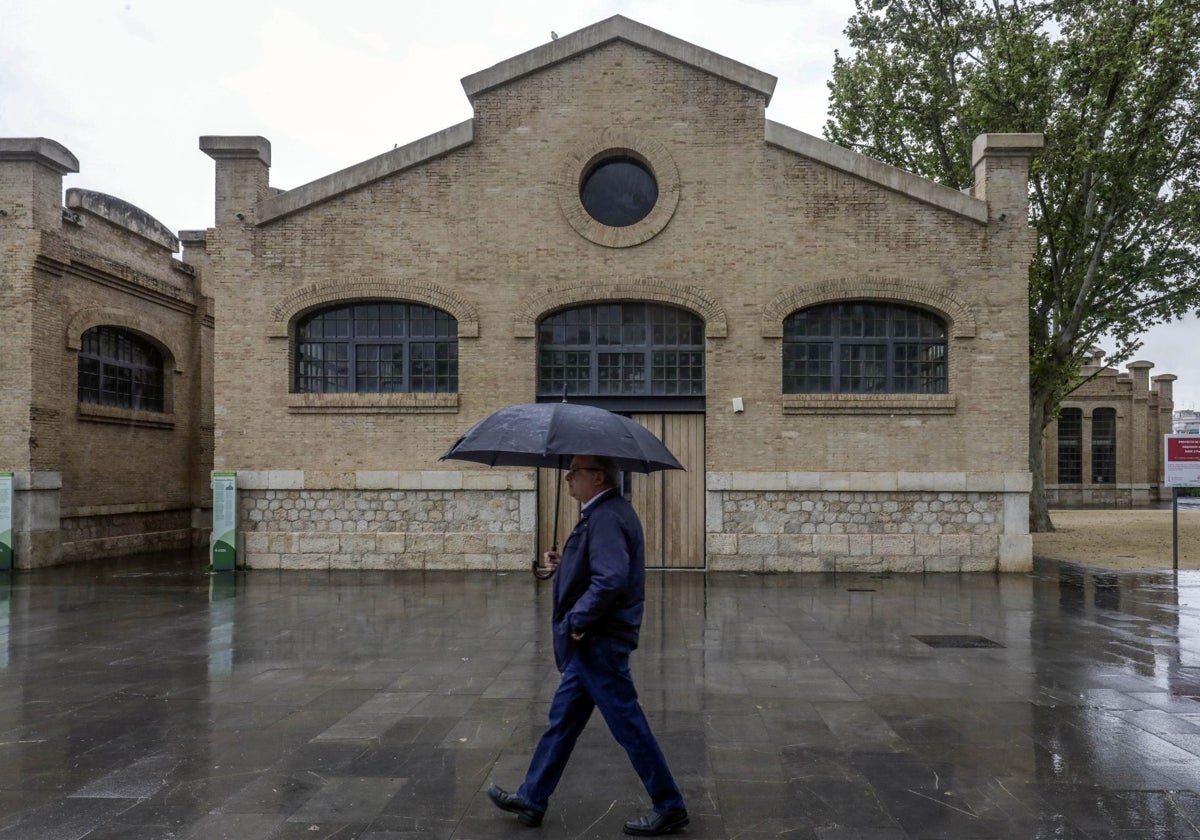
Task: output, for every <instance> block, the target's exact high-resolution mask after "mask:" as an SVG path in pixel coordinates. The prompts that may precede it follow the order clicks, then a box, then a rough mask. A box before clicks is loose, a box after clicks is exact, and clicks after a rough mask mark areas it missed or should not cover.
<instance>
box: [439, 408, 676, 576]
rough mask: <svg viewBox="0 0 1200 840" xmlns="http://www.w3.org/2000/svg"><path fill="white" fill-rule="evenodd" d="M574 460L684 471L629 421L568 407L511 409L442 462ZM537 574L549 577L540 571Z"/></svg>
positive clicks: (544, 463)
mask: <svg viewBox="0 0 1200 840" xmlns="http://www.w3.org/2000/svg"><path fill="white" fill-rule="evenodd" d="M572 455H592V456H595V457H603V458H611V459H612V460H613V461H614V462H615V463H616V465H617V466H618V467H619V468H620V469H622V470H627V471H630V472H641V473H649V472H655V471H657V470H681V469H683V465H682V464H680V463H679V461H678V460H676V458H675V456H674V455H672V454H671V452H670V450H669V449H667V447H666V446H664V445H663V442H662V441H661V440H659V439H658V438H656V437H655V436H654V434H653V433H652V432H651V431H650V430H649V429H647V428H646V427H645V426H642V425H640V424H638V423H635V422H634V421H632V420H630V419H629V418H628V417H622V416H621V415H620V414H613V413H612V412H611V411H606V410H605V409H603V408H596V407H594V406H590V405H579V404H577V403H568V402H547V403H528V404H525V405H510V406H508V407H507V408H502V409H500V410H499V411H497V412H495V413H493V414H491V415H489V416H488V417H485V418H484V419H483V420H480V421H479V422H478V423H476V424H475V425H474V426H472V427H471V428H470V429H469V430H468V431H467V433H466V434H465V435H463V436H462V437H460V438H459V439H458V440H457V441H456V442H455V444H454V445H453V446H451V447H450V448H449V449H448V450H446V454H444V455H443V456H442V457H441V458H439V459H438V460H439V461H445V460H446V459H447V458H453V459H455V460H459V461H474V462H476V463H479V464H487V465H489V466H494V467H549V468H556V469H560V470H561V469H562V468H563V467H566V466H568V465H569V462H570V460H571V456H572ZM555 492H556V495H555V498H554V544H553V550H554V551H557V550H558V501H559V496H560V495H561V492H562V482H561V481H560V482H558V487H557V488H556V491H555ZM538 569H539V566H538V561H537V560H536V559H535V560H534V561H533V571H534V574H535V575H537V576H538V577H539V578H543V579H544V578H545V577H549V575H545V576H544V577H543V575H542V574H540V573H539V571H538Z"/></svg>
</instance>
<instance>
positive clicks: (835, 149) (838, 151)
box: [766, 120, 1003, 224]
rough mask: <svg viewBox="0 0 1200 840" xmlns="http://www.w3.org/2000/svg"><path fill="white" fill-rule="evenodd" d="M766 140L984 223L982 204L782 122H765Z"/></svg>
mask: <svg viewBox="0 0 1200 840" xmlns="http://www.w3.org/2000/svg"><path fill="white" fill-rule="evenodd" d="M998 136H1003V135H998ZM766 141H767V143H769V144H771V145H772V146H778V147H779V148H781V149H786V150H787V151H789V152H795V153H796V154H798V155H801V156H803V157H806V158H809V159H810V160H813V161H816V162H817V163H820V164H823V165H825V166H828V167H830V168H832V169H836V170H838V171H839V172H845V173H846V174H847V175H853V176H854V177H856V178H861V179H862V180H864V181H869V182H870V183H873V184H878V185H879V186H881V187H884V188H885V189H889V190H891V191H892V192H896V193H900V194H901V195H905V196H908V197H909V198H913V199H916V200H917V201H920V202H923V203H925V204H929V205H932V206H934V207H938V208H940V209H942V210H949V211H950V212H952V213H957V214H959V215H960V216H965V217H966V218H968V219H971V220H972V221H975V222H979V223H980V224H986V223H987V220H988V206H987V202H986V201H983V200H981V199H978V198H975V197H973V196H969V195H966V194H965V193H962V192H960V191H958V190H955V189H951V188H950V187H947V186H945V185H943V184H939V183H937V182H936V181H930V180H929V179H928V178H922V177H920V176H919V175H914V174H912V173H911V172H905V171H904V170H903V169H897V168H896V167H894V166H888V165H887V164H886V163H881V162H880V161H877V160H875V159H874V158H869V157H867V156H866V155H862V154H859V153H858V152H852V151H850V150H849V149H846V148H843V147H841V146H838V145H836V144H834V143H830V142H829V141H828V140H822V139H821V138H819V137H814V136H813V135H811V134H805V133H804V132H803V131H799V130H797V129H795V128H791V127H790V126H786V125H784V124H783V123H777V122H774V121H773V120H767V121H766Z"/></svg>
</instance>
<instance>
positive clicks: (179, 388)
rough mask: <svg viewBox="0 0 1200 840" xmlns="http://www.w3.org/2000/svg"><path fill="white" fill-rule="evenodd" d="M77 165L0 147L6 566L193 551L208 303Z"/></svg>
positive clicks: (64, 157) (124, 207)
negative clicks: (79, 182)
mask: <svg viewBox="0 0 1200 840" xmlns="http://www.w3.org/2000/svg"><path fill="white" fill-rule="evenodd" d="M78 170H79V162H78V160H76V158H75V156H74V155H72V154H71V152H70V151H68V150H67V149H66V148H65V147H63V146H62V145H61V144H59V143H56V142H54V141H52V140H47V139H44V138H30V139H19V138H16V139H14V138H0V312H3V313H4V331H3V334H2V335H0V397H2V399H0V471H3V472H11V473H13V487H14V493H13V498H12V500H11V501H12V522H13V532H14V533H13V538H14V544H13V549H14V557H15V563H16V565H17V566H18V567H24V568H29V567H34V566H47V565H52V564H56V563H61V562H68V561H72V560H80V559H86V558H96V557H105V556H112V555H118V554H126V553H132V552H136V551H144V550H152V549H161V548H179V547H186V546H192V545H199V544H202V543H203V541H204V540H206V539H207V537H208V530H209V510H210V508H211V501H210V492H209V489H208V488H209V474H210V472H211V470H212V367H211V365H212V337H213V321H212V301H211V300H210V299H209V298H207V297H205V296H204V294H203V292H202V289H201V287H200V283H199V280H198V277H197V272H196V270H195V269H194V268H193V267H192V266H190V265H188V264H186V263H183V262H181V261H179V260H177V259H175V257H174V253H175V252H176V251H178V250H179V241H178V239H177V238H176V236H175V235H174V234H172V233H171V232H170V231H168V230H167V229H166V228H165V227H163V225H162V224H160V223H159V222H157V221H156V220H155V219H153V218H152V217H151V216H149V215H148V214H146V213H145V212H144V211H142V210H140V209H138V208H137V207H134V206H132V205H130V204H128V203H126V202H124V201H121V200H120V199H117V198H113V197H112V196H108V195H104V194H102V193H97V192H91V191H87V190H77V189H72V190H68V191H67V193H66V206H65V207H64V206H63V176H64V175H66V174H67V173H70V172H77V171H78Z"/></svg>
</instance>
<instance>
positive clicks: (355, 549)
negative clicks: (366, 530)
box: [338, 534, 378, 556]
mask: <svg viewBox="0 0 1200 840" xmlns="http://www.w3.org/2000/svg"><path fill="white" fill-rule="evenodd" d="M338 542H339V545H340V546H341V549H340V550H341V553H342V554H351V555H354V556H362V555H364V554H373V553H375V552H376V551H377V550H378V545H377V543H376V539H375V534H342V535H341V536H340V537H339V538H338Z"/></svg>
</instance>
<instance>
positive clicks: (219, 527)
mask: <svg viewBox="0 0 1200 840" xmlns="http://www.w3.org/2000/svg"><path fill="white" fill-rule="evenodd" d="M212 490H213V529H212V541H211V548H210V550H211V553H212V556H211V561H212V570H213V571H214V572H231V571H233V570H234V568H235V567H236V565H237V473H235V472H215V473H213V474H212Z"/></svg>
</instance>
